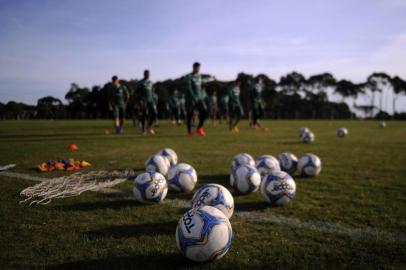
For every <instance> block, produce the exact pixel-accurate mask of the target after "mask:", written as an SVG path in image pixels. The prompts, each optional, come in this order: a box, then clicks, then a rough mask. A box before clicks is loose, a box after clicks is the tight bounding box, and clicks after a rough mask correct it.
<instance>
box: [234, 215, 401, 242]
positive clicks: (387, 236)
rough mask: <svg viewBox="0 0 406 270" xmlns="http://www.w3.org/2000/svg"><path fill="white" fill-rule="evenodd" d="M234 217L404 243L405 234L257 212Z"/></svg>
mask: <svg viewBox="0 0 406 270" xmlns="http://www.w3.org/2000/svg"><path fill="white" fill-rule="evenodd" d="M234 215H235V216H236V217H238V218H241V219H244V220H248V221H251V222H257V223H272V224H278V225H282V226H287V227H290V228H297V229H308V230H312V231H317V232H323V233H332V234H340V235H346V236H350V237H357V238H364V239H368V240H375V241H384V242H406V235H405V234H402V233H391V232H385V231H381V230H378V229H374V228H352V227H347V226H344V225H341V224H337V223H330V222H319V221H314V222H313V221H302V220H300V219H297V218H291V217H284V216H279V215H268V214H266V213H263V212H258V211H252V212H248V211H241V212H236V213H235V214H234Z"/></svg>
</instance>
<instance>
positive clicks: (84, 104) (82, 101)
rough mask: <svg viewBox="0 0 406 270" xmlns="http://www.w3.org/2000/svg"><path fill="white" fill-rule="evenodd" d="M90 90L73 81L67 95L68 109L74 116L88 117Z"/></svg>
mask: <svg viewBox="0 0 406 270" xmlns="http://www.w3.org/2000/svg"><path fill="white" fill-rule="evenodd" d="M89 94H90V90H89V89H88V88H80V87H79V85H78V84H76V83H72V84H71V87H70V89H69V91H68V93H66V95H65V99H66V100H67V101H68V103H69V105H68V110H69V112H70V114H71V117H73V118H86V117H87V111H86V109H87V108H88V96H89Z"/></svg>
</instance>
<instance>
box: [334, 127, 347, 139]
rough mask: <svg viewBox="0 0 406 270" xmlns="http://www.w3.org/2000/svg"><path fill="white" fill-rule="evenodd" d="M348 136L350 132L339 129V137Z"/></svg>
mask: <svg viewBox="0 0 406 270" xmlns="http://www.w3.org/2000/svg"><path fill="white" fill-rule="evenodd" d="M347 135H348V130H347V129H346V128H339V129H337V136H338V137H345V136H347Z"/></svg>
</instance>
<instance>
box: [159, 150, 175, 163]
mask: <svg viewBox="0 0 406 270" xmlns="http://www.w3.org/2000/svg"><path fill="white" fill-rule="evenodd" d="M157 155H161V156H164V157H166V158H167V159H168V160H169V163H170V165H171V166H174V165H176V164H178V155H177V154H176V152H175V151H173V150H172V149H171V148H164V149H162V150H160V151H159V152H158V153H157Z"/></svg>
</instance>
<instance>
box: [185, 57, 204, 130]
mask: <svg viewBox="0 0 406 270" xmlns="http://www.w3.org/2000/svg"><path fill="white" fill-rule="evenodd" d="M199 72H200V63H197V62H196V63H194V64H193V71H192V73H190V74H188V75H187V76H186V78H185V82H186V94H185V99H186V100H185V103H186V104H185V105H186V124H187V134H188V136H193V135H194V133H193V132H192V118H193V113H194V111H197V112H198V114H199V123H198V126H197V129H196V131H197V132H198V133H199V135H200V136H206V132H205V130H204V128H203V125H204V121H205V120H206V117H207V106H206V104H205V102H204V100H203V98H204V96H203V93H202V76H201V75H200V74H199Z"/></svg>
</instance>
